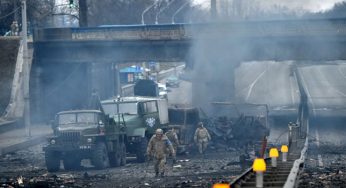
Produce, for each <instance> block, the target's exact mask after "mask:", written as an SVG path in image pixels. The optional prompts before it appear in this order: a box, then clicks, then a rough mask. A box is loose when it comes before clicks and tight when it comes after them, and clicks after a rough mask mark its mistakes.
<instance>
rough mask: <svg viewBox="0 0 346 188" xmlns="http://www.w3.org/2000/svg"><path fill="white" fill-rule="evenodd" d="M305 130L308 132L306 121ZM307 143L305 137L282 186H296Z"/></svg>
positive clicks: (287, 187) (307, 139) (286, 187)
mask: <svg viewBox="0 0 346 188" xmlns="http://www.w3.org/2000/svg"><path fill="white" fill-rule="evenodd" d="M307 132H309V124H308V123H307ZM308 145H309V137H308V136H307V137H306V138H305V143H304V148H303V149H302V151H301V154H300V158H299V159H297V160H295V161H294V164H293V167H292V169H291V171H290V174H289V175H288V178H287V180H286V183H285V185H284V188H293V187H298V181H297V180H298V177H299V174H300V171H301V169H302V168H301V167H302V165H303V164H304V161H305V158H306V154H307V150H308Z"/></svg>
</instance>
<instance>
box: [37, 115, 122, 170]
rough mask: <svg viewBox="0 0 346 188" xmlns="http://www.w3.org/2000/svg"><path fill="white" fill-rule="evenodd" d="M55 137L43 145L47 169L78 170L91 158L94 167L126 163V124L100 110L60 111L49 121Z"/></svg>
mask: <svg viewBox="0 0 346 188" xmlns="http://www.w3.org/2000/svg"><path fill="white" fill-rule="evenodd" d="M52 128H53V131H54V136H52V137H51V138H49V140H48V145H47V146H45V147H44V148H43V150H44V152H45V160H46V166H47V169H48V171H50V172H53V171H58V170H59V169H60V160H62V161H63V164H64V168H65V170H74V169H78V168H79V167H80V165H81V160H82V159H90V161H91V163H92V164H93V165H94V166H95V167H96V168H97V169H104V168H107V167H109V166H121V165H125V164H126V147H125V139H126V133H125V124H124V123H123V122H120V121H118V122H115V121H114V119H112V118H109V117H108V116H106V115H105V114H104V113H103V112H102V111H100V110H72V111H62V112H59V113H58V114H57V115H56V117H55V120H54V123H53V124H52Z"/></svg>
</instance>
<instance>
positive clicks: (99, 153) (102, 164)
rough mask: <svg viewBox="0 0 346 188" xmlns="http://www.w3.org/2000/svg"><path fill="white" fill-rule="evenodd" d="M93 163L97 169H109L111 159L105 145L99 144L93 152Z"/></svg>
mask: <svg viewBox="0 0 346 188" xmlns="http://www.w3.org/2000/svg"><path fill="white" fill-rule="evenodd" d="M91 161H92V163H93V165H94V166H95V167H96V168H97V169H105V168H107V167H109V158H108V151H107V147H106V145H105V144H104V143H97V144H96V146H95V149H94V151H93V152H92V157H91Z"/></svg>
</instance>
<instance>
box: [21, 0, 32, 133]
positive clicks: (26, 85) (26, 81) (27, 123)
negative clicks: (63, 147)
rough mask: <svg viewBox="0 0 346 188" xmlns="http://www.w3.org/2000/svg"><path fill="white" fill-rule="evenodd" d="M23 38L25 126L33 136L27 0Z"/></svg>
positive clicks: (23, 5) (23, 4)
mask: <svg viewBox="0 0 346 188" xmlns="http://www.w3.org/2000/svg"><path fill="white" fill-rule="evenodd" d="M22 40H23V94H24V95H23V96H24V126H25V130H26V135H27V136H28V137H30V136H31V128H30V94H29V79H30V74H29V61H28V44H27V20H26V0H22Z"/></svg>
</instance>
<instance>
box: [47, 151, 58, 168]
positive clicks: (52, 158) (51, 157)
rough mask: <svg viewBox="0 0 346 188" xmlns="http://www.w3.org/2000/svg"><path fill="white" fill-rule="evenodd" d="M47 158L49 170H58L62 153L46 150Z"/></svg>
mask: <svg viewBox="0 0 346 188" xmlns="http://www.w3.org/2000/svg"><path fill="white" fill-rule="evenodd" d="M45 160H46V166H47V170H48V172H56V171H58V170H59V169H60V153H59V152H52V151H46V152H45Z"/></svg>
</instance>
